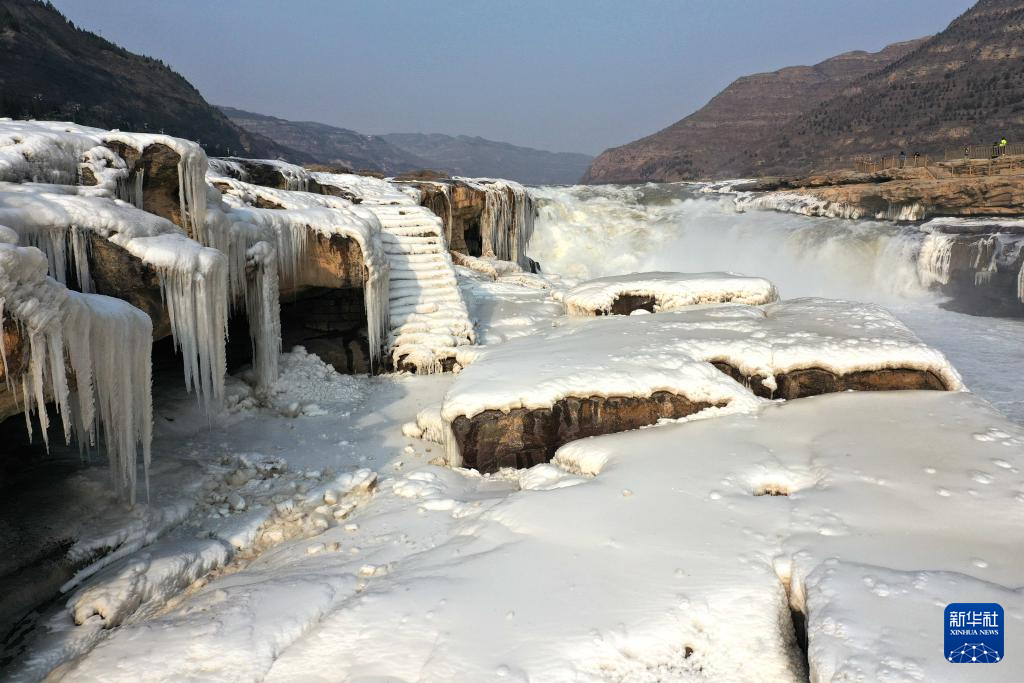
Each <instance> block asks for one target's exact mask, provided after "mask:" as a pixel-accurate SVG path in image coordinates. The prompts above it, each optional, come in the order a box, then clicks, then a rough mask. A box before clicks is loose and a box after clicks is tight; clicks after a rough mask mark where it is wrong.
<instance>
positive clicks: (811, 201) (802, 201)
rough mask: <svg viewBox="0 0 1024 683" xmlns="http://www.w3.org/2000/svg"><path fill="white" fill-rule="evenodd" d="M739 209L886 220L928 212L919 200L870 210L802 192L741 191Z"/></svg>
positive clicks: (907, 218)
mask: <svg viewBox="0 0 1024 683" xmlns="http://www.w3.org/2000/svg"><path fill="white" fill-rule="evenodd" d="M734 201H735V206H736V210H737V211H740V212H743V211H747V210H750V209H768V210H772V211H782V212H786V213H798V214H801V215H804V216H817V217H821V218H848V219H858V218H874V219H877V220H887V221H919V220H922V219H923V218H924V217H925V215H926V214H927V213H928V211H927V208H926V207H924V206H923V205H921V204H919V203H916V202H915V203H912V204H890V205H889V206H888V207H887V208H885V209H884V210H879V211H875V212H872V213H867V212H865V210H864V209H863V208H861V207H858V206H851V205H849V204H845V203H842V202H833V201H829V200H826V199H820V198H818V197H815V196H813V195H809V194H802V193H799V192H739V193H737V194H736V196H735V198H734Z"/></svg>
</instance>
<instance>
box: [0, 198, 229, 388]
mask: <svg viewBox="0 0 1024 683" xmlns="http://www.w3.org/2000/svg"><path fill="white" fill-rule="evenodd" d="M203 206H204V207H205V201H204V202H203ZM0 223H3V224H6V225H8V226H9V227H11V228H13V229H14V231H15V232H17V233H18V235H19V236H20V238H21V242H22V243H24V244H28V245H32V246H37V247H39V248H41V249H42V250H43V251H44V252H45V253H46V254H47V258H48V260H49V262H50V264H51V265H50V268H51V273H52V274H53V277H54V278H55V279H57V280H58V281H61V282H65V281H66V278H65V273H66V272H68V271H72V272H75V273H77V277H78V280H79V283H80V286H81V288H82V289H85V290H88V288H89V285H88V283H89V281H90V275H89V271H88V259H87V258H86V253H85V249H84V245H85V244H86V241H85V240H84V239H83V235H84V234H85V233H94V234H95V235H97V236H99V237H101V238H103V239H106V240H109V241H110V242H112V243H113V244H115V245H117V246H119V247H121V248H123V249H125V250H126V251H128V252H129V253H130V254H132V255H133V256H135V257H137V258H139V259H140V260H142V262H143V263H145V264H147V265H149V266H152V267H153V268H154V270H155V271H156V273H157V275H158V276H159V280H160V287H161V292H162V294H163V298H164V303H165V305H166V307H167V312H168V316H169V319H170V323H171V330H172V333H173V335H174V340H175V345H176V347H177V348H179V349H181V352H182V357H183V360H184V366H185V384H186V386H187V387H188V388H189V389H190V390H191V389H192V388H193V387H194V388H195V389H196V391H197V393H198V394H199V397H200V398H201V400H203V401H204V402H209V401H210V400H216V399H219V398H220V397H221V396H222V395H223V387H224V372H225V356H224V340H225V338H226V335H227V301H228V298H227V295H228V280H227V276H228V269H227V261H226V259H225V257H224V255H223V254H222V253H221V252H219V251H217V250H215V249H211V248H207V247H203V246H202V245H200V244H199V243H197V242H195V241H194V240H191V239H189V238H188V237H187V236H186V235H185V234H184V233H183V231H182V230H181V228H179V227H178V226H176V225H175V224H173V223H171V222H170V221H168V220H166V219H163V218H160V217H159V216H154V215H152V214H149V213H146V212H144V211H140V210H138V209H136V208H135V207H133V206H130V205H128V204H125V203H124V202H120V201H117V200H114V199H110V198H109V197H104V196H99V195H97V194H96V191H94V190H90V189H89V188H71V187H61V186H24V185H11V184H7V183H0ZM69 244H70V249H68V245H69ZM69 261H70V262H69Z"/></svg>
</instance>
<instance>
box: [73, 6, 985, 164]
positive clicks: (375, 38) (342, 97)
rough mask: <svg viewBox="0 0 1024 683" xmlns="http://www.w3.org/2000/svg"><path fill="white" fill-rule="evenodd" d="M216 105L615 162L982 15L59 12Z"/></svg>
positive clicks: (857, 10)
mask: <svg viewBox="0 0 1024 683" xmlns="http://www.w3.org/2000/svg"><path fill="white" fill-rule="evenodd" d="M54 4H55V5H56V6H57V7H58V8H59V9H60V10H61V11H62V12H64V13H65V14H66V15H67V16H68V17H69V18H70V19H71V20H72V21H74V22H75V23H76V24H78V25H79V26H82V27H84V28H87V29H89V30H92V31H96V32H99V33H101V34H102V35H103V36H104V37H106V38H107V39H109V40H112V41H114V42H116V43H119V44H121V45H123V46H124V47H126V48H128V49H129V50H132V51H134V52H141V53H144V54H148V55H151V56H154V57H159V58H161V59H163V60H164V61H165V62H167V63H169V64H170V65H171V66H172V67H174V68H175V69H176V70H178V71H179V72H181V73H182V74H184V76H185V77H186V78H188V79H189V80H190V81H191V82H192V83H193V84H194V85H195V86H196V87H197V88H199V90H200V91H201V92H202V93H203V95H204V96H205V97H206V98H207V99H208V100H209V101H211V102H213V103H216V104H227V105H231V106H235V107H239V108H242V109H249V110H252V111H257V112H262V113H266V114H272V115H275V116H281V117H284V118H291V119H300V120H314V121H322V122H324V123H329V124H332V125H338V126H343V127H346V128H353V129H355V130H358V131H360V132H363V133H404V132H425V133H448V134H453V135H454V134H467V135H481V136H483V137H487V138H491V139H495V140H504V141H508V142H512V143H515V144H520V145H527V146H531V147H539V148H542V149H550V150H554V151H577V152H588V153H591V154H594V153H597V152H599V151H601V150H602V149H604V148H606V147H611V146H615V145H620V144H623V143H625V142H628V141H630V140H633V139H636V138H638V137H642V136H644V135H647V134H649V133H652V132H654V131H656V130H658V129H660V128H663V127H665V126H667V125H669V124H670V123H672V122H674V121H676V120H678V119H680V118H682V117H683V116H685V115H686V114H688V113H690V112H692V111H693V110H695V109H697V108H699V107H700V106H701V105H702V104H703V103H704V102H706V101H707V100H708V99H709V98H710V97H712V96H713V95H714V94H715V93H716V92H718V91H719V90H721V89H722V88H723V87H725V86H726V85H727V84H728V83H729V82H730V81H732V80H733V79H734V78H736V77H738V76H741V75H744V74H748V73H752V72H757V71H771V70H774V69H778V68H781V67H783V66H790V65H794V64H813V63H815V62H818V61H821V60H822V59H825V58H827V57H830V56H833V55H835V54H838V53H840V52H846V51H848V50H855V49H864V50H872V51H874V50H878V49H879V48H881V47H883V46H885V45H887V44H889V43H892V42H895V41H899V40H907V39H910V38H915V37H918V36H922V35H926V34H930V33H935V32H937V31H940V30H942V29H943V28H945V26H946V25H947V24H948V23H949V22H950V21H951V20H952V19H954V18H955V17H956V16H958V15H959V14H960V13H961V12H963V11H964V10H965V9H967V8H968V7H969V6H971V5H972V4H973V3H972V2H971V1H970V0H855V1H853V0H746V1H744V0H677V1H675V2H670V1H667V0H631V1H626V0H620V1H618V2H612V1H608V0H592V1H584V0H578V1H576V0H548V1H546V2H543V1H539V0H538V1H534V0H523V1H519V2H514V1H511V0H507V1H500V2H499V1H497V0H494V1H492V0H474V1H473V2H461V1H460V2H454V1H449V0H432V1H431V2H415V1H413V0H391V1H388V0H374V1H371V0H366V1H365V2H357V1H355V0H349V1H341V0H301V1H294V0H293V1H285V0H54Z"/></svg>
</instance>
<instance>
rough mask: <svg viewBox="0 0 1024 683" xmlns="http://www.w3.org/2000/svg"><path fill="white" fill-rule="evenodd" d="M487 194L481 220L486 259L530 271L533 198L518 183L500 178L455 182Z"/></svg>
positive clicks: (468, 179)
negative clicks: (510, 263)
mask: <svg viewBox="0 0 1024 683" xmlns="http://www.w3.org/2000/svg"><path fill="white" fill-rule="evenodd" d="M455 180H458V181H461V182H464V183H466V184H467V185H469V186H470V187H473V188H474V189H477V190H479V191H481V192H484V193H485V196H486V204H485V206H484V212H483V215H482V216H481V217H480V234H481V237H482V238H483V243H484V247H483V255H484V256H493V257H495V258H498V259H501V260H502V261H513V262H515V263H518V264H519V265H520V266H522V267H524V268H525V267H527V264H526V263H525V262H524V260H525V258H526V245H527V244H529V242H530V238H531V237H532V236H533V218H534V208H533V198H532V197H531V196H530V192H529V191H528V190H527V189H526V188H525V187H523V186H522V185H520V184H519V183H517V182H514V181H511V180H500V179H496V178H455Z"/></svg>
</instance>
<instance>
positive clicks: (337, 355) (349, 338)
mask: <svg viewBox="0 0 1024 683" xmlns="http://www.w3.org/2000/svg"><path fill="white" fill-rule="evenodd" d="M281 337H282V339H281V341H282V347H283V348H284V349H291V348H292V347H294V346H296V345H301V346H305V347H306V350H307V351H309V352H310V353H315V354H316V355H317V356H319V357H320V358H321V359H322V360H323V361H324V362H325V363H329V364H331V365H332V366H333V367H334V369H335V370H337V371H338V372H342V373H349V374H354V373H366V372H369V371H370V346H369V342H368V340H367V336H366V305H365V303H364V301H363V290H362V289H325V288H319V287H317V288H308V289H306V290H304V291H303V293H302V296H301V298H299V299H295V300H293V301H290V302H285V303H282V304H281Z"/></svg>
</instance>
